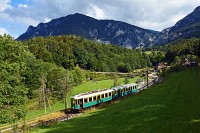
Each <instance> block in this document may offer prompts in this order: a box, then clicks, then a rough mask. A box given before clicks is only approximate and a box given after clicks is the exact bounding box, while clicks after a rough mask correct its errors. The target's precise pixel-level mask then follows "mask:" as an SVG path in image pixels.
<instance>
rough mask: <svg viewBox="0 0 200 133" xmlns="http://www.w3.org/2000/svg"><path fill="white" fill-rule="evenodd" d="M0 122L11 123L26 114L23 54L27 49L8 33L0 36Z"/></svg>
mask: <svg viewBox="0 0 200 133" xmlns="http://www.w3.org/2000/svg"><path fill="white" fill-rule="evenodd" d="M0 53H1V54H0V73H1V74H0V123H7V122H9V123H13V122H16V121H17V120H19V119H21V118H23V117H24V116H25V114H26V109H25V103H26V100H27V97H26V94H27V88H26V87H25V84H24V82H22V81H23V79H24V77H23V73H24V71H25V70H26V63H25V61H24V56H25V55H26V54H30V53H29V51H28V50H27V49H26V47H24V46H23V45H21V43H19V42H16V41H14V40H13V39H12V38H11V37H10V36H9V35H4V36H0Z"/></svg>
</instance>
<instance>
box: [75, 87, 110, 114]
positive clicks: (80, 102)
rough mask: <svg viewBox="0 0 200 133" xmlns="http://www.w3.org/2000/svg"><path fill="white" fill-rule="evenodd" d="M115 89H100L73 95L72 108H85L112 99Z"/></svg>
mask: <svg viewBox="0 0 200 133" xmlns="http://www.w3.org/2000/svg"><path fill="white" fill-rule="evenodd" d="M113 92H114V90H111V89H107V90H100V91H93V92H89V93H84V94H79V95H75V96H73V97H71V108H72V109H77V110H79V109H85V108H88V107H91V106H94V105H97V104H100V103H104V102H107V101H111V100H112V95H113Z"/></svg>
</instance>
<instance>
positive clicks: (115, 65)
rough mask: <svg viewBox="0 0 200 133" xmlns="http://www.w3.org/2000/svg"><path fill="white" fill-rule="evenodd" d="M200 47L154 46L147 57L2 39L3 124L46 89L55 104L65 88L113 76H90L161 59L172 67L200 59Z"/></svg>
mask: <svg viewBox="0 0 200 133" xmlns="http://www.w3.org/2000/svg"><path fill="white" fill-rule="evenodd" d="M199 48H200V45H199V40H198V39H190V40H182V41H179V42H174V43H172V44H168V45H166V46H164V47H162V48H161V49H159V51H158V49H153V48H152V49H151V51H150V53H149V54H147V53H145V50H144V49H126V48H123V47H118V46H114V45H111V44H99V43H97V42H93V41H90V40H86V39H84V38H81V37H77V36H74V35H69V36H56V37H52V36H51V37H37V38H33V39H30V40H26V41H23V42H19V41H16V40H14V39H13V38H12V37H11V36H9V35H6V34H5V35H3V36H0V73H1V74H0V124H3V123H14V122H16V121H18V120H19V119H22V118H24V117H25V115H26V112H27V109H26V104H27V101H29V100H30V99H35V98H38V99H40V95H41V90H42V89H44V87H45V93H47V94H48V95H49V96H50V98H51V100H54V101H56V100H57V101H58V100H62V99H63V97H64V90H65V88H66V85H68V86H71V87H73V86H76V85H78V84H81V83H83V82H84V81H88V80H93V79H95V80H102V79H107V78H112V76H113V75H103V76H102V75H98V74H94V73H91V72H124V73H127V72H132V71H133V70H135V69H140V68H145V67H151V66H152V65H153V66H155V65H156V64H158V63H159V62H162V61H167V62H168V63H169V64H171V63H173V62H174V61H177V58H178V57H180V58H181V57H182V56H183V55H184V56H186V55H191V57H192V56H195V55H198V56H199V51H200V49H199ZM165 53H166V55H165ZM66 80H67V81H68V83H67V84H66Z"/></svg>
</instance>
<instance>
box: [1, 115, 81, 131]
mask: <svg viewBox="0 0 200 133" xmlns="http://www.w3.org/2000/svg"><path fill="white" fill-rule="evenodd" d="M81 114H82V113H72V112H70V113H69V114H65V113H64V112H60V111H58V112H55V113H52V114H48V115H45V116H41V117H38V118H34V119H31V120H27V121H26V127H29V128H30V129H31V128H35V127H38V126H43V125H50V124H53V123H55V122H59V121H66V120H70V119H72V118H74V117H76V116H79V115H81ZM15 125H17V129H18V130H17V132H21V131H22V128H23V126H24V122H23V121H21V122H19V123H16V124H12V125H6V126H2V127H0V133H12V132H13V131H14V129H13V127H14V126H15Z"/></svg>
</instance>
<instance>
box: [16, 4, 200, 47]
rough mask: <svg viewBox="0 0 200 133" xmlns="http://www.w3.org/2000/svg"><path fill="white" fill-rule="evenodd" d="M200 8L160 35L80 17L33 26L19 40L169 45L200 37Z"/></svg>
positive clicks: (141, 29) (73, 16)
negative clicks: (73, 39)
mask: <svg viewBox="0 0 200 133" xmlns="http://www.w3.org/2000/svg"><path fill="white" fill-rule="evenodd" d="M199 14H200V6H198V7H196V8H195V9H194V10H193V12H191V13H190V14H188V15H187V16H185V17H184V18H183V19H181V20H179V21H178V22H177V23H176V24H175V25H174V26H172V27H169V28H166V29H164V30H162V31H161V32H159V31H154V30H151V29H144V28H141V27H138V26H135V25H131V24H128V23H126V22H121V21H116V20H98V19H95V18H92V17H89V16H86V15H83V14H80V13H75V14H71V15H68V16H65V17H60V18H57V19H52V20H51V21H50V22H48V23H40V24H38V25H37V26H36V27H33V26H29V28H28V29H27V31H26V32H25V33H24V34H22V35H20V36H19V37H18V38H17V40H26V39H29V38H32V37H37V36H57V35H70V34H74V35H77V36H81V37H84V38H87V39H90V40H93V41H97V42H100V43H110V44H115V45H118V46H123V47H127V48H138V47H143V46H144V47H148V46H152V45H165V44H168V43H170V42H173V41H176V40H179V39H189V38H193V37H196V38H199V37H200V32H199V31H200V15H199Z"/></svg>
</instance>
